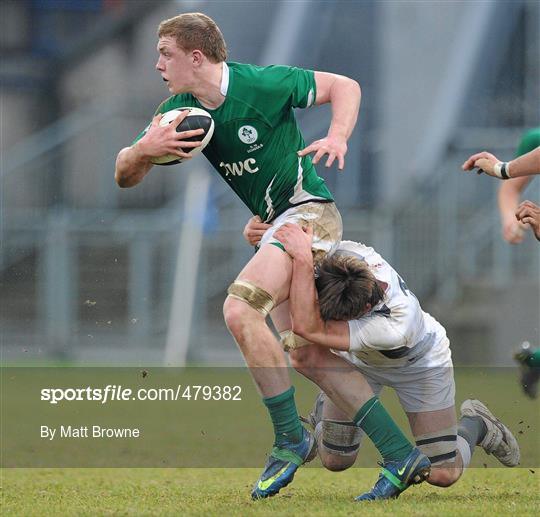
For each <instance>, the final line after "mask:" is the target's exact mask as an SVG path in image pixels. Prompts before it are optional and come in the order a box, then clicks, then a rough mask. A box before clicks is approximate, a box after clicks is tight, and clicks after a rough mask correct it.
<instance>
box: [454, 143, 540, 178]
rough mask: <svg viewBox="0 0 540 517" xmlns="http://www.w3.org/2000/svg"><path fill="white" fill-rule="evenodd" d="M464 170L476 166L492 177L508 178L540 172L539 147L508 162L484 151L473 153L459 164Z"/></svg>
mask: <svg viewBox="0 0 540 517" xmlns="http://www.w3.org/2000/svg"><path fill="white" fill-rule="evenodd" d="M461 168H462V169H463V170H464V171H470V170H472V169H475V168H478V169H479V172H485V173H486V174H489V175H490V176H493V177H494V178H499V179H509V178H519V177H522V176H532V175H534V174H540V147H537V148H536V149H533V150H532V151H530V152H528V153H526V154H524V155H522V156H519V157H517V158H515V159H514V160H512V161H510V162H501V161H500V160H499V159H498V158H497V157H496V156H494V155H493V154H490V153H488V152H486V151H483V152H481V153H477V154H473V155H472V156H470V157H469V158H467V160H465V163H464V164H463V165H462V166H461Z"/></svg>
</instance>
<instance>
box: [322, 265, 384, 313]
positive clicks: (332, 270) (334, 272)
mask: <svg viewBox="0 0 540 517" xmlns="http://www.w3.org/2000/svg"><path fill="white" fill-rule="evenodd" d="M315 283H316V286H317V292H318V294H319V309H320V311H321V317H322V319H323V320H324V321H328V320H347V321H348V320H355V319H358V318H360V317H361V316H362V315H363V314H364V313H365V312H366V309H367V304H370V306H371V307H375V305H377V304H378V303H379V302H380V301H381V300H382V299H383V298H384V291H383V289H382V287H381V286H380V285H379V283H378V282H377V279H376V278H375V276H374V275H373V273H372V272H371V270H370V269H369V266H368V265H367V264H366V262H364V261H363V260H359V259H357V258H355V257H351V256H345V255H332V256H330V257H327V258H325V259H324V260H323V261H322V262H320V263H319V264H318V265H317V268H316V280H315Z"/></svg>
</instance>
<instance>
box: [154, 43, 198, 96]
mask: <svg viewBox="0 0 540 517" xmlns="http://www.w3.org/2000/svg"><path fill="white" fill-rule="evenodd" d="M157 49H158V53H159V59H158V61H157V63H156V70H157V71H158V72H159V73H160V74H161V78H162V79H163V80H164V81H165V82H166V83H167V87H168V89H169V91H170V92H171V93H174V94H176V93H186V92H189V91H190V88H191V86H192V84H193V61H192V59H191V58H192V56H191V54H186V53H185V52H184V51H183V50H182V49H180V48H178V45H177V44H176V40H175V39H174V38H172V37H170V36H163V37H161V38H159V41H158V46H157Z"/></svg>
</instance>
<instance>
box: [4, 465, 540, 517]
mask: <svg viewBox="0 0 540 517" xmlns="http://www.w3.org/2000/svg"><path fill="white" fill-rule="evenodd" d="M532 470H535V472H532ZM377 472H378V471H377V470H376V469H363V468H355V469H350V470H349V471H346V472H342V473H332V472H327V471H325V470H323V469H322V468H307V469H300V470H299V472H298V473H297V475H296V479H295V481H294V482H293V483H292V484H291V485H289V487H287V488H285V489H283V490H282V491H281V493H280V494H279V495H277V496H275V497H273V498H271V499H267V500H263V501H255V502H254V501H251V500H250V497H249V491H250V488H251V485H252V483H253V482H254V481H255V479H256V478H257V477H258V475H259V469H247V468H246V469H210V468H208V469H6V470H4V472H3V475H2V478H3V479H2V507H3V509H2V511H1V513H2V515H5V516H11V515H16V516H20V515H36V516H37V515H39V516H48V515H59V516H60V515H61V516H69V515H133V516H138V515H152V516H154V515H158V516H159V515H201V516H202V515H204V516H213V515H226V516H229V515H238V516H249V515H272V516H275V515H288V516H296V515H302V516H306V515H309V516H311V515H320V516H323V515H324V516H327V515H328V516H330V515H331V516H337V515H350V514H353V513H354V514H358V515H370V516H378V515H384V516H385V517H386V516H388V515H399V516H409V515H421V516H428V515H437V516H445V515H448V516H455V515H459V514H463V515H467V516H470V515H486V514H489V515H515V516H526V515H531V516H532V515H535V516H536V515H539V514H540V495H539V493H540V490H539V489H540V476H539V471H538V470H536V469H526V468H520V469H494V468H488V469H470V470H469V471H467V472H466V473H465V475H464V476H463V478H462V479H461V480H460V481H458V483H457V484H455V485H454V486H453V487H451V488H446V489H441V488H435V487H431V486H429V485H427V484H426V483H424V484H423V485H421V486H417V487H412V488H410V489H409V490H408V491H407V492H405V493H404V494H403V495H402V496H401V497H400V499H398V500H396V501H389V502H383V503H367V504H365V505H364V504H359V503H355V502H353V497H354V496H355V495H358V494H359V493H361V492H362V491H363V490H365V489H368V488H370V487H371V485H372V484H373V482H374V481H375V479H376V477H377Z"/></svg>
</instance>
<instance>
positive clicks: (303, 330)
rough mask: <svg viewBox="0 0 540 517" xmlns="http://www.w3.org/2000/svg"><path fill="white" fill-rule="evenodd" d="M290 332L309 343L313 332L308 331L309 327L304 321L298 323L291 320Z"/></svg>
mask: <svg viewBox="0 0 540 517" xmlns="http://www.w3.org/2000/svg"><path fill="white" fill-rule="evenodd" d="M292 331H293V332H294V333H295V334H296V335H297V336H300V337H301V338H303V339H306V340H308V341H311V338H312V337H313V331H312V330H311V329H310V327H309V325H308V324H307V322H305V321H298V320H296V319H294V318H293V321H292Z"/></svg>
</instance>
